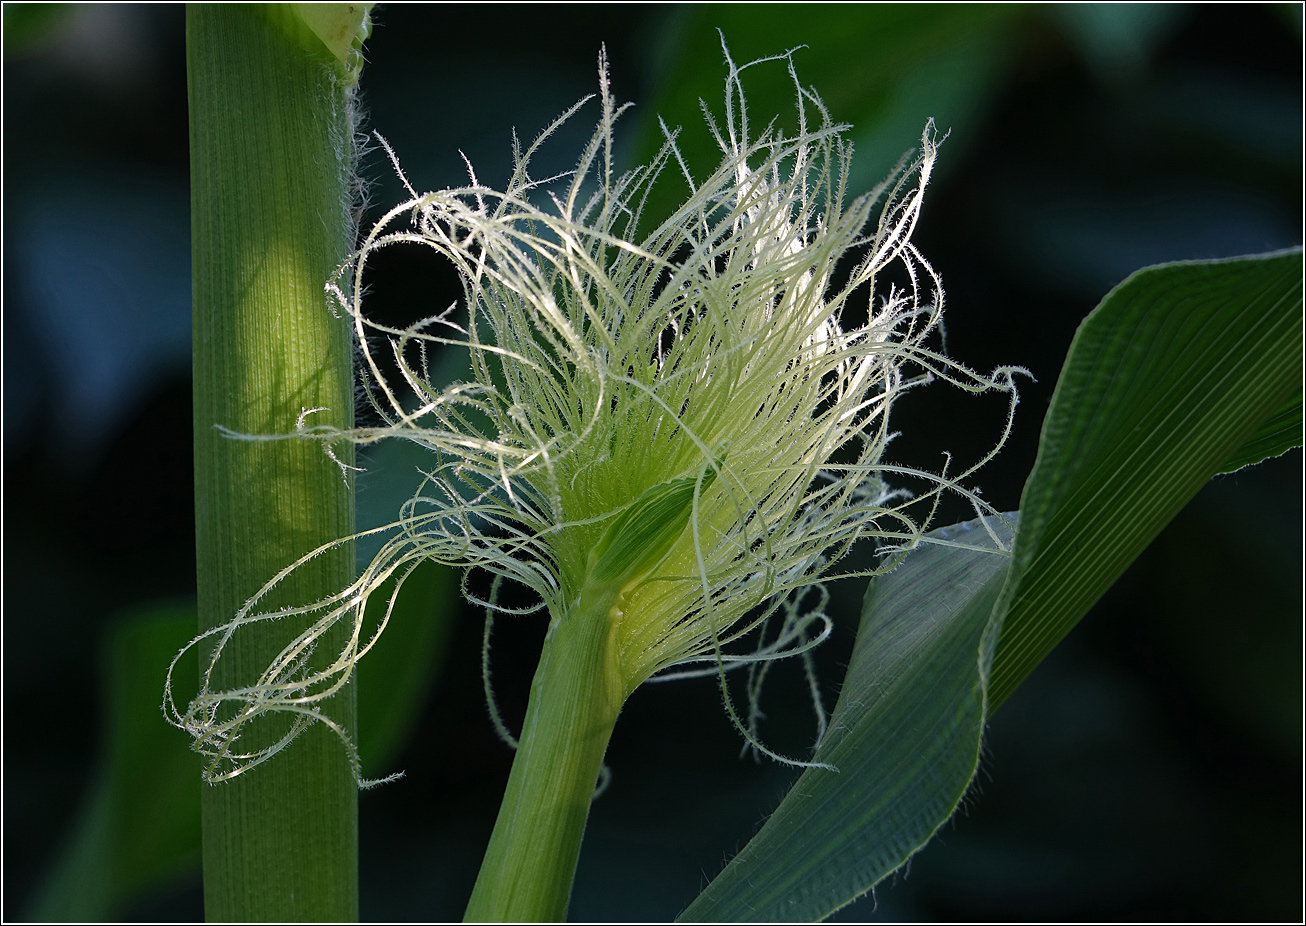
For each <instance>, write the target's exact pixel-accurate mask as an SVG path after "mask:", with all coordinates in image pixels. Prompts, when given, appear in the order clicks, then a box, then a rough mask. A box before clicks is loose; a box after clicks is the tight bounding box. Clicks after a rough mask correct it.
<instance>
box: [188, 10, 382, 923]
mask: <svg viewBox="0 0 1306 926" xmlns="http://www.w3.org/2000/svg"><path fill="white" fill-rule="evenodd" d="M272 12H273V13H275V14H276V15H277V16H283V18H284V14H285V10H284V9H279V10H274V11H272ZM275 19H276V16H273V15H271V14H270V13H269V11H268V10H266V9H260V8H258V7H257V6H246V5H241V4H211V5H206V4H199V5H194V6H191V7H190V8H189V10H188V13H187V20H186V60H187V77H188V87H189V98H190V143H191V210H192V211H191V221H192V261H193V274H194V291H193V292H194V383H195V386H194V388H195V395H194V403H195V405H194V407H195V419H194V421H195V503H196V504H195V509H196V557H197V571H198V586H199V609H200V618H199V619H200V628H201V629H208V628H210V627H214V626H216V625H218V624H222V623H225V622H226V621H228V620H230V619H231V618H232V617H233V616H234V615H235V614H236V612H237V610H238V609H239V608H240V606H241V605H242V604H243V603H244V602H245V601H246V600H247V599H248V598H249V597H250V596H252V595H253V594H254V593H256V592H257V591H258V590H259V588H260V587H261V586H262V585H263V583H265V582H266V581H267V580H268V579H270V578H271V577H272V576H273V575H275V574H276V573H277V572H278V571H279V570H281V569H282V568H283V567H285V566H286V565H287V564H289V563H291V562H293V561H295V560H296V559H298V558H299V557H300V556H302V555H303V554H304V553H307V552H308V551H310V550H313V549H315V548H316V547H318V546H321V545H322V544H324V543H327V542H329V541H331V540H334V539H336V538H338V537H341V536H346V535H348V534H350V533H352V531H353V493H352V488H350V487H349V486H348V485H347V484H346V483H345V481H344V480H342V478H341V471H340V470H339V469H338V468H337V466H336V464H335V463H334V462H332V461H331V460H330V459H329V458H327V456H326V455H325V454H324V453H323V452H322V448H321V447H319V446H318V445H317V444H315V443H312V442H309V441H296V440H285V441H275V442H262V443H255V442H249V441H241V440H233V439H229V438H224V437H223V436H222V435H221V434H220V432H218V431H217V430H215V426H217V425H222V426H224V427H226V428H229V429H231V430H232V431H235V432H239V433H244V434H287V433H289V432H291V431H293V430H294V427H295V424H296V420H297V419H298V418H299V416H300V414H301V412H302V411H304V410H306V409H311V408H326V409H328V411H324V412H318V413H316V414H315V415H314V416H313V417H312V418H311V420H310V423H311V424H334V425H336V426H338V427H349V426H351V425H352V420H353V396H352V372H351V355H350V336H349V332H348V328H347V327H346V325H345V323H344V321H343V320H342V319H338V318H334V317H332V315H331V313H330V312H329V311H328V308H327V304H326V301H325V298H324V294H323V284H324V282H325V281H326V280H327V278H328V277H329V276H330V274H331V272H332V271H333V270H334V269H335V267H336V266H337V264H338V263H339V262H340V261H341V260H343V258H344V257H345V255H346V254H347V252H348V248H349V246H350V244H351V242H350V239H349V235H350V222H349V189H350V187H349V177H350V166H351V165H350V121H349V110H348V105H349V99H348V90H347V87H346V82H345V80H344V79H342V77H341V69H340V67H339V66H338V62H337V59H336V58H335V57H333V56H332V55H331V54H330V53H329V52H328V51H326V50H325V49H322V50H315V49H313V48H312V47H311V43H310V44H309V45H306V44H305V42H304V41H301V40H297V39H296V38H295V37H294V35H293V34H292V33H291V32H288V31H287V29H286V28H284V27H278V26H277V25H276V23H275V22H274V20H275ZM310 37H311V36H310ZM319 45H320V43H319ZM337 453H338V454H340V455H341V459H342V460H343V461H345V462H352V456H351V455H347V453H348V452H347V451H344V450H343V449H341V450H337ZM353 569H354V563H353V549H352V546H343V547H341V548H339V549H336V550H333V551H331V552H329V553H326V554H324V555H322V556H319V557H317V558H316V559H314V560H312V561H310V562H309V563H307V564H306V565H305V566H304V567H303V568H301V569H299V570H297V571H296V573H295V574H294V575H292V576H291V577H289V579H287V580H286V581H285V582H284V583H283V584H282V586H279V587H278V588H277V589H276V590H275V591H274V594H273V595H271V596H269V597H268V599H267V600H265V601H264V602H263V603H262V604H263V606H264V607H265V608H266V609H269V610H272V609H275V608H277V607H280V606H284V605H289V604H304V603H307V602H312V601H315V600H319V599H321V598H322V597H324V596H325V595H327V594H330V593H333V592H336V591H338V590H339V589H340V588H342V587H343V586H344V585H346V584H348V582H349V581H350V579H351V578H352V575H353ZM280 623H281V622H279V621H273V622H264V623H259V624H255V625H252V626H250V627H247V628H245V629H244V630H242V632H241V633H240V634H238V635H237V636H236V637H235V638H233V640H232V641H231V642H230V643H229V644H228V645H227V647H226V649H225V650H224V651H223V654H222V658H221V659H220V660H219V661H218V666H217V670H216V672H215V678H214V681H215V685H216V687H230V686H232V685H234V684H239V683H240V680H246V681H247V680H249V679H250V678H252V677H254V676H255V675H256V674H257V673H258V672H259V671H260V670H262V669H263V668H265V667H266V666H267V665H268V664H269V663H270V662H271V661H272V659H273V658H274V657H275V656H276V655H277V653H278V652H279V651H280V648H281V646H282V645H283V644H284V642H285V639H286V638H285V636H284V631H285V628H284V627H278V626H276V625H277V624H280ZM331 643H332V641H331V640H328V641H326V643H325V644H324V646H323V649H324V650H326V649H329V648H330V646H331ZM322 706H323V709H324V712H325V713H327V714H328V715H329V716H331V717H332V718H333V719H334V720H336V721H338V722H340V723H341V724H343V725H344V726H345V727H346V728H349V729H353V726H354V713H355V693H354V690H353V685H352V684H351V685H349V686H347V687H346V688H345V689H344V690H343V691H342V692H340V693H339V694H337V695H336V696H335V697H334V698H333V699H331V700H330V701H328V702H326V703H325V704H323V705H322ZM202 807H203V860H204V893H205V912H206V914H207V916H208V918H209V919H210V920H211V921H232V920H240V921H258V920H297V921H304V920H336V921H339V920H355V919H357V916H358V886H357V881H358V878H357V875H358V815H357V811H358V794H357V789H356V787H355V782H354V779H353V776H352V773H351V769H350V765H349V762H348V759H347V757H346V754H345V750H344V749H343V748H342V746H341V744H340V742H339V740H338V739H337V738H336V737H335V736H334V735H333V734H332V733H330V732H329V731H328V730H326V729H325V728H323V727H322V726H321V725H318V726H316V727H314V728H312V729H311V730H309V731H308V733H306V734H305V735H303V736H301V737H300V738H299V739H298V740H297V741H296V742H295V743H294V744H293V745H291V746H290V747H289V748H288V749H287V750H286V751H285V752H284V753H283V754H282V755H279V756H277V758H276V760H275V761H272V762H269V763H266V764H264V765H260V766H258V767H256V768H254V769H252V770H250V771H249V772H247V773H245V774H243V775H241V776H239V777H237V778H235V779H233V780H231V781H229V782H226V783H223V784H220V785H217V786H214V787H204V788H203V799H202Z"/></svg>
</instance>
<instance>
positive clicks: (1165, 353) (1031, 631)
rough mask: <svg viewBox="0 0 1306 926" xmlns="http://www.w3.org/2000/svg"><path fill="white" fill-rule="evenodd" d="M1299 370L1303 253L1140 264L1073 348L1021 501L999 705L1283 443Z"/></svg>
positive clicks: (996, 681) (997, 680) (1000, 651)
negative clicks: (1241, 468) (1203, 509)
mask: <svg viewBox="0 0 1306 926" xmlns="http://www.w3.org/2000/svg"><path fill="white" fill-rule="evenodd" d="M1301 378H1302V255H1301V251H1300V250H1295V251H1291V252H1286V253H1279V254H1271V255H1265V256H1260V257H1246V258H1237V259H1233V260H1220V261H1202V262H1185V263H1176V264H1163V265H1161V266H1157V267H1149V268H1146V269H1144V270H1140V271H1138V272H1137V273H1135V274H1133V275H1132V276H1131V277H1129V278H1128V279H1127V280H1125V281H1124V282H1123V283H1121V284H1120V285H1119V286H1117V287H1116V288H1115V289H1114V290H1112V291H1111V292H1110V293H1108V294H1107V296H1106V298H1104V299H1103V300H1102V302H1101V304H1100V305H1099V306H1098V307H1097V308H1096V309H1094V310H1093V312H1092V313H1091V314H1090V315H1089V316H1088V317H1087V318H1086V319H1085V320H1084V322H1083V324H1082V325H1080V328H1079V331H1078V332H1077V333H1076V335H1075V339H1074V341H1073V343H1072V344H1071V346H1070V352H1069V354H1068V355H1067V356H1066V363H1065V367H1064V368H1063V369H1062V372H1061V377H1060V379H1059V380H1058V381H1057V387H1056V391H1055V393H1054V394H1053V398H1052V405H1051V407H1050V408H1049V409H1048V415H1047V418H1046V420H1045V421H1044V423H1043V433H1042V437H1041V438H1040V441H1039V453H1038V459H1037V460H1036V462H1035V464H1034V470H1033V472H1032V473H1031V474H1030V477H1029V480H1028V482H1026V484H1025V491H1024V493H1023V495H1022V497H1021V507H1020V513H1021V522H1020V537H1019V539H1018V541H1017V543H1016V548H1015V553H1014V557H1013V560H1012V567H1011V574H1010V575H1009V576H1008V579H1007V585H1006V587H1005V588H1004V590H1003V594H1002V598H1001V600H1000V602H999V608H1000V610H1001V613H999V614H998V615H997V617H999V618H1000V619H1001V620H1002V631H1001V634H1000V636H999V639H998V648H997V652H996V654H995V656H994V663H993V687H992V691H991V692H990V700H991V703H992V705H993V706H994V707H995V708H996V707H997V706H998V705H1000V704H1001V703H1002V702H1003V701H1004V700H1006V698H1007V697H1008V696H1009V695H1010V694H1011V692H1012V691H1014V690H1015V688H1016V686H1017V685H1019V684H1020V682H1021V681H1022V680H1023V679H1024V678H1025V676H1027V675H1028V674H1029V673H1030V672H1031V671H1032V670H1033V669H1034V667H1035V666H1037V665H1038V663H1039V662H1040V661H1042V659H1043V657H1044V656H1046V655H1047V654H1048V652H1050V651H1051V649H1052V647H1054V646H1055V645H1056V644H1057V642H1058V641H1060V640H1061V638H1062V637H1064V636H1065V635H1066V633H1068V632H1069V631H1070V629H1071V628H1072V627H1073V626H1074V625H1075V624H1076V623H1078V621H1079V619H1080V618H1081V617H1083V616H1084V614H1085V613H1086V612H1087V611H1088V609H1089V608H1090V607H1091V606H1092V605H1093V603H1094V602H1096V601H1097V599H1098V598H1100V597H1101V596H1102V594H1103V593H1104V592H1105V591H1106V590H1107V589H1108V588H1110V586H1111V584H1112V583H1113V582H1115V580H1116V578H1117V577H1118V576H1119V575H1120V574H1121V573H1122V572H1124V570H1125V568H1126V567H1127V566H1128V565H1129V564H1130V563H1131V562H1133V560H1134V558H1135V557H1136V556H1138V554H1139V553H1141V552H1142V551H1143V549H1144V548H1145V547H1146V546H1147V545H1148V543H1150V542H1151V540H1152V538H1153V537H1155V536H1156V534H1157V533H1158V532H1159V531H1160V530H1161V528H1162V527H1164V526H1165V525H1166V524H1167V523H1168V522H1169V521H1170V519H1171V518H1173V517H1174V516H1175V514H1177V513H1178V512H1179V510H1180V509H1181V508H1182V507H1183V506H1184V504H1185V503H1186V502H1187V501H1188V500H1189V499H1190V498H1192V496H1193V495H1195V494H1196V493H1197V491H1198V489H1200V488H1201V487H1202V485H1203V484H1204V483H1205V482H1206V481H1207V480H1208V479H1210V478H1211V477H1212V476H1214V475H1215V474H1217V473H1219V472H1221V471H1225V470H1228V469H1232V468H1237V466H1238V465H1243V464H1244V463H1248V462H1255V461H1256V460H1257V459H1260V458H1263V456H1264V455H1272V454H1273V453H1275V452H1281V451H1282V450H1283V449H1285V448H1284V444H1285V441H1287V440H1288V439H1289V438H1284V437H1282V436H1276V435H1282V434H1283V433H1284V432H1285V431H1286V430H1287V429H1288V428H1290V427H1292V425H1290V424H1289V423H1288V421H1287V418H1288V416H1290V415H1291V414H1292V413H1291V412H1290V411H1286V410H1285V404H1287V403H1289V402H1290V400H1292V399H1294V398H1296V397H1298V396H1299V395H1300V390H1301ZM1297 409H1298V411H1297V412H1296V414H1297V415H1300V405H1298V406H1297ZM1271 416H1274V418H1275V419H1277V420H1276V421H1274V422H1272V423H1271V422H1269V419H1271ZM1297 422H1298V423H1297V424H1296V425H1295V437H1293V438H1292V439H1295V440H1297V441H1300V436H1301V430H1300V427H1301V426H1300V423H1299V422H1300V418H1299V417H1298V418H1297ZM1263 428H1265V429H1267V430H1265V431H1263V430H1262V429H1263ZM1267 435H1268V436H1267ZM1249 441H1252V442H1253V443H1252V445H1251V447H1250V448H1249V445H1248V442H1249ZM1258 448H1262V449H1258ZM1003 614H1005V617H1002V615H1003Z"/></svg>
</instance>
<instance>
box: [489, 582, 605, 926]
mask: <svg viewBox="0 0 1306 926" xmlns="http://www.w3.org/2000/svg"><path fill="white" fill-rule="evenodd" d="M615 599H616V596H615V595H614V594H602V593H600V594H596V595H588V596H587V595H582V598H581V602H580V604H579V605H578V606H577V608H576V609H575V610H574V611H572V612H571V613H569V614H565V615H563V616H562V617H561V618H560V619H557V620H555V621H554V622H553V623H552V625H551V626H550V628H549V633H548V636H547V637H546V638H545V641H544V651H543V653H541V655H540V664H539V668H538V669H536V671H535V679H534V681H533V682H532V683H531V697H530V703H529V704H528V706H527V708H526V722H525V724H524V726H523V730H522V737H521V742H520V744H519V745H518V747H517V757H516V759H515V760H514V761H513V765H512V773H511V774H510V776H509V778H508V790H507V793H506V794H505V795H504V799H503V805H502V806H501V807H500V809H499V818H498V820H497V821H496V822H495V825H494V833H493V835H491V837H490V845H489V848H488V849H487V850H486V853H485V861H484V862H483V863H482V864H481V872H480V875H479V876H478V877H477V879H476V887H475V889H474V890H473V891H472V899H471V902H470V903H469V904H468V906H467V913H466V916H465V917H464V918H465V920H466V921H468V922H494V921H507V922H513V921H518V922H557V921H561V920H563V919H565V918H566V915H567V903H568V901H569V900H570V898H571V883H572V879H573V878H574V876H575V874H576V860H577V858H578V857H579V855H580V843H581V836H582V835H583V833H584V831H585V821H586V819H587V818H588V816H589V809H590V800H591V799H592V797H593V795H594V786H595V783H596V782H597V781H598V776H599V772H600V770H601V768H602V766H603V754H604V752H605V751H606V750H607V747H608V738H609V737H610V736H611V735H612V728H613V726H614V725H615V724H616V722H617V714H618V713H619V712H620V710H621V704H622V702H623V701H624V700H625V691H624V686H623V684H622V680H621V675H620V673H619V672H618V668H617V663H616V653H615V649H614V647H613V645H612V632H613V629H614V627H615V626H616V625H615V622H614V621H613V619H612V617H613V614H612V612H613V607H614V605H615Z"/></svg>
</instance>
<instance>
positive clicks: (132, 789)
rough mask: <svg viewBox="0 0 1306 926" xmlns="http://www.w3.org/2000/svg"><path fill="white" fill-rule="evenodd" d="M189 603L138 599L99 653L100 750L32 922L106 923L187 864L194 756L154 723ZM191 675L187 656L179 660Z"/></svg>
mask: <svg viewBox="0 0 1306 926" xmlns="http://www.w3.org/2000/svg"><path fill="white" fill-rule="evenodd" d="M195 628H196V616H195V604H194V602H191V603H190V604H160V605H149V606H142V607H141V608H139V609H137V610H136V611H134V612H130V613H128V614H127V615H126V617H125V619H124V620H123V621H122V622H121V623H120V624H119V625H118V626H117V627H116V628H115V629H114V631H113V632H112V634H111V635H110V636H109V638H108V639H107V640H106V646H105V648H104V651H103V655H104V659H103V671H104V688H103V691H104V695H103V697H104V701H103V709H104V729H105V739H104V742H105V744H106V750H105V753H104V755H103V758H102V760H101V762H100V764H99V766H98V768H97V769H96V772H95V773H94V777H93V779H92V780H93V784H92V787H91V791H90V793H89V794H88V796H87V797H86V799H85V801H84V803H83V805H82V808H81V810H80V812H79V814H78V818H77V822H76V824H75V825H74V829H73V832H72V834H71V836H70V838H69V840H68V842H67V843H66V844H65V847H64V850H63V852H62V854H61V855H60V857H59V859H58V860H57V861H56V862H55V864H54V866H53V867H52V868H51V869H50V870H49V871H48V872H47V874H46V877H45V879H44V881H43V883H42V885H41V886H40V887H39V888H38V889H37V893H36V896H35V897H34V899H33V902H32V905H31V907H30V908H29V910H28V914H29V918H31V919H34V920H41V921H54V922H79V921H83V922H84V921H88V920H91V921H94V920H111V919H115V918H117V915H118V913H119V911H120V909H121V907H122V905H123V904H124V903H126V902H129V901H130V900H131V899H132V898H133V897H134V896H135V895H136V894H137V893H138V892H140V891H141V890H143V889H145V888H148V887H153V886H158V885H162V884H166V883H167V882H169V881H172V880H175V879H176V878H178V877H180V876H181V875H184V874H186V873H187V872H189V871H192V870H194V869H195V868H196V867H198V864H199V855H200V778H199V770H200V763H199V757H198V756H196V755H195V754H194V753H192V752H191V751H190V748H189V745H190V744H189V743H188V742H187V740H186V737H185V736H182V735H181V734H180V733H178V732H177V731H176V730H174V729H173V728H172V727H170V726H169V725H168V724H166V723H165V722H164V720H163V709H162V707H161V700H162V692H163V676H164V673H165V672H166V671H167V668H168V663H169V662H171V661H172V658H173V657H174V656H175V655H177V651H178V650H179V649H181V648H182V646H183V645H185V643H186V642H187V641H189V640H190V639H191V638H192V637H194V636H195ZM178 669H179V672H180V673H181V674H182V677H184V678H197V677H198V673H199V668H198V665H197V663H196V661H195V656H194V655H193V651H192V654H191V655H190V656H189V658H188V659H187V660H186V661H183V662H182V663H181V664H180V665H179V667H178Z"/></svg>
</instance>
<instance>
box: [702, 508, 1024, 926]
mask: <svg viewBox="0 0 1306 926" xmlns="http://www.w3.org/2000/svg"><path fill="white" fill-rule="evenodd" d="M1008 517H1010V516H1008ZM989 527H990V528H991V529H992V530H993V531H994V533H995V534H996V535H997V538H998V539H999V540H1000V541H1001V543H1002V545H1003V546H1005V547H1009V545H1010V543H1011V539H1012V533H1011V527H1010V524H1009V523H1005V522H1004V521H1003V520H1000V519H997V518H993V519H990V520H989ZM942 544H948V545H942ZM1009 562H1010V559H1009V557H1008V556H1007V555H1006V554H1004V553H1002V552H1000V550H999V548H998V547H997V546H996V545H995V544H994V539H993V537H991V536H990V534H989V532H988V531H987V530H985V529H984V527H983V526H982V525H981V522H979V521H969V522H966V523H965V524H958V525H955V526H953V527H948V528H943V529H941V530H936V531H934V532H932V533H931V534H929V535H928V541H927V542H926V543H923V544H922V545H921V546H920V547H919V548H918V549H916V550H915V551H913V552H912V553H910V554H908V556H907V557H906V558H905V560H904V561H903V563H902V564H901V565H900V566H899V567H898V568H897V569H896V570H894V571H893V572H891V573H890V574H889V575H887V576H884V577H882V578H879V579H877V580H875V581H874V582H873V583H872V584H871V587H870V589H869V590H868V592H867V595H866V602H865V605H864V607H863V611H862V626H861V629H860V631H859V632H858V634H857V644H856V648H855V650H854V652H853V658H852V662H851V664H850V665H849V667H848V676H847V678H846V679H845V681H844V686H843V690H842V692H841V693H840V695H839V703H838V705H837V706H836V707H835V711H834V716H833V717H832V718H831V721H830V732H829V734H828V735H827V737H826V739H825V740H824V741H823V742H822V744H821V747H820V749H819V750H818V752H817V755H816V758H817V760H818V761H821V762H826V763H830V764H832V765H834V766H835V767H836V768H837V769H838V772H832V771H829V770H827V769H821V768H812V769H808V770H807V771H806V772H804V773H803V775H802V777H800V778H799V779H798V782H797V783H796V784H795V785H794V787H793V788H792V789H791V790H790V792H789V794H788V795H787V796H786V797H785V799H784V801H783V802H781V804H780V806H779V807H778V808H777V809H776V812H775V813H774V814H773V815H772V816H771V818H770V819H769V820H768V821H767V822H766V825H765V826H763V827H762V829H761V831H760V832H759V833H758V834H757V835H756V836H755V837H753V839H752V841H750V842H749V843H748V845H747V846H745V847H744V850H743V851H742V852H741V853H740V854H739V855H738V856H736V857H735V859H734V860H733V861H732V862H731V863H730V864H729V865H728V866H727V867H726V869H725V870H724V871H723V872H722V873H721V874H720V875H719V876H718V877H717V878H716V880H714V881H713V882H712V883H711V884H710V885H708V887H707V890H705V891H704V892H703V893H702V894H701V895H699V897H698V898H697V899H696V900H695V901H694V902H693V904H691V905H690V907H689V908H688V909H687V910H686V911H685V912H684V913H683V914H682V915H681V919H682V920H688V921H713V920H716V921H743V920H758V921H774V920H787V921H801V920H816V919H821V918H823V917H825V916H828V915H829V914H830V913H832V912H834V911H835V910H837V909H838V908H839V907H842V906H844V905H845V904H847V903H848V902H850V901H851V900H853V899H854V898H856V897H857V896H858V895H860V894H862V893H864V892H866V891H867V890H869V889H870V888H871V887H872V886H873V885H874V884H875V882H877V881H879V880H880V879H881V878H883V877H884V876H885V875H887V874H889V873H890V872H891V871H893V870H894V869H896V868H897V867H898V866H900V865H902V864H903V863H904V862H905V861H906V860H907V859H908V858H909V857H910V856H911V855H912V853H914V852H916V851H917V850H918V849H919V848H920V847H921V846H922V845H924V843H925V842H926V841H927V840H928V839H929V838H930V836H931V835H933V833H934V831H935V830H937V829H938V828H939V827H940V826H941V825H943V823H944V822H945V821H946V820H947V819H948V817H949V816H951V815H952V812H953V810H954V809H955V808H956V806H957V803H958V802H959V801H960V800H961V798H962V795H963V794H964V793H965V791H966V787H967V785H969V783H970V780H971V777H972V776H973V775H974V773H975V767H976V764H977V763H978V761H979V746H980V734H981V731H982V729H983V722H984V717H985V709H984V708H985V705H984V688H983V680H984V678H985V677H986V676H987V672H988V665H989V659H990V657H991V654H992V642H993V634H992V632H991V631H990V632H986V628H989V626H990V625H989V617H990V612H991V609H992V607H993V603H994V602H995V601H996V600H997V596H998V593H999V591H1000V589H1001V588H1002V583H1003V581H1004V579H1005V577H1006V572H1007V565H1008V563H1009Z"/></svg>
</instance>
